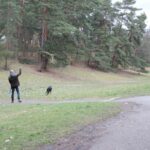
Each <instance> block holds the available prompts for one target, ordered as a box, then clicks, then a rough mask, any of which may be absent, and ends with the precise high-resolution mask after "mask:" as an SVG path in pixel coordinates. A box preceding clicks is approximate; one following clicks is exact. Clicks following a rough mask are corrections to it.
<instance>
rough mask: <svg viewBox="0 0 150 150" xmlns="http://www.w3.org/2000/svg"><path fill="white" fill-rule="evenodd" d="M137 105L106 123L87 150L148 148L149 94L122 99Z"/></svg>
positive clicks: (149, 132)
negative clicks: (103, 131)
mask: <svg viewBox="0 0 150 150" xmlns="http://www.w3.org/2000/svg"><path fill="white" fill-rule="evenodd" d="M119 101H123V102H128V101H129V102H136V103H137V104H139V107H136V108H134V109H133V111H132V112H130V113H126V114H124V115H121V116H120V117H119V118H116V119H112V120H111V121H109V122H107V123H106V133H105V134H104V135H103V136H102V137H99V138H98V139H97V140H96V141H95V142H94V143H93V144H92V145H91V147H90V148H89V150H150V96H143V97H134V98H128V99H122V100H119Z"/></svg>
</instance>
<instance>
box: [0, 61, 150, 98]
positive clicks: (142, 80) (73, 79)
mask: <svg viewBox="0 0 150 150" xmlns="http://www.w3.org/2000/svg"><path fill="white" fill-rule="evenodd" d="M19 67H21V68H22V70H23V73H22V76H20V82H21V87H20V90H21V97H22V99H23V100H30V99H33V100H37V99H42V100H43V99H46V100H63V99H80V98H109V97H118V96H119V97H122V96H133V95H143V94H144V95H145V94H147V95H148V94H150V80H149V78H150V74H144V75H141V76H140V75H133V74H123V73H122V74H117V73H103V72H99V71H95V70H91V69H88V68H82V67H66V68H61V69H51V70H50V72H49V73H39V72H37V71H36V70H34V69H33V68H31V67H29V66H25V65H18V64H17V65H15V67H13V68H17V69H18V68H19ZM8 74H9V72H5V71H1V72H0V100H8V99H10V88H9V83H8ZM48 85H52V86H53V92H52V94H51V95H49V96H48V97H47V96H45V89H46V87H47V86H48Z"/></svg>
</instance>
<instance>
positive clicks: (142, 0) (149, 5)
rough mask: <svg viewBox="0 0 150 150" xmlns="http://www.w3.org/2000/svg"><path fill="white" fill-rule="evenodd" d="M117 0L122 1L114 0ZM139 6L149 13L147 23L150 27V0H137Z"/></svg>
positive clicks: (114, 0)
mask: <svg viewBox="0 0 150 150" xmlns="http://www.w3.org/2000/svg"><path fill="white" fill-rule="evenodd" d="M116 1H121V0H112V2H116ZM135 6H136V7H137V8H142V9H143V10H142V11H143V12H145V13H146V15H147V20H146V24H147V27H150V0H136V5H135Z"/></svg>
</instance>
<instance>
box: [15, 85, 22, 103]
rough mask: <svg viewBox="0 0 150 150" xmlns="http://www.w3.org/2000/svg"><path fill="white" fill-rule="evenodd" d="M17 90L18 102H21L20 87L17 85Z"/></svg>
mask: <svg viewBox="0 0 150 150" xmlns="http://www.w3.org/2000/svg"><path fill="white" fill-rule="evenodd" d="M16 92H17V97H18V102H21V100H20V91H19V87H16Z"/></svg>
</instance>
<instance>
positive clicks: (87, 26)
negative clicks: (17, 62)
mask: <svg viewBox="0 0 150 150" xmlns="http://www.w3.org/2000/svg"><path fill="white" fill-rule="evenodd" d="M135 3H136V1H135V0H123V1H122V2H117V3H115V4H112V2H111V0H84V1H81V0H76V1H74V0H41V1H38V0H11V1H9V0H5V1H4V0H0V19H1V22H0V37H2V36H5V37H6V46H7V49H9V50H12V51H13V50H15V49H19V51H20V52H22V53H23V54H24V55H25V54H26V52H29V51H33V50H36V51H37V53H38V52H39V49H42V50H43V52H48V53H50V54H53V55H54V58H55V60H56V62H57V65H60V66H65V65H68V64H71V63H72V62H77V61H79V62H80V61H82V62H83V61H84V63H86V64H87V65H89V66H90V67H94V68H97V69H100V70H104V71H107V70H111V69H112V68H118V67H123V68H126V67H129V66H133V67H136V68H144V67H145V62H144V60H143V59H142V58H141V57H139V55H138V54H137V48H138V47H139V46H140V45H141V41H142V39H143V34H144V30H145V27H146V25H145V19H146V16H145V14H141V15H137V13H136V12H137V11H139V10H140V9H138V8H135V7H134V4H135ZM44 68H47V66H45V67H44Z"/></svg>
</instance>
